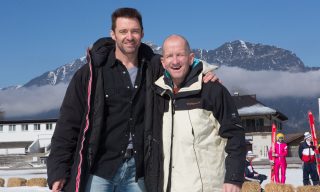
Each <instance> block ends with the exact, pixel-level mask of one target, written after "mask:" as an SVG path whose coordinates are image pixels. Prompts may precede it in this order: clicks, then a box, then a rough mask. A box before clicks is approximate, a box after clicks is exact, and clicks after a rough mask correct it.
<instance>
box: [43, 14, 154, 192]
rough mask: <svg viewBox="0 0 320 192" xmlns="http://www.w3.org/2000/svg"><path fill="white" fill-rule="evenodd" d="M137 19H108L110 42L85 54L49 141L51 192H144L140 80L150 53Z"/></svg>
mask: <svg viewBox="0 0 320 192" xmlns="http://www.w3.org/2000/svg"><path fill="white" fill-rule="evenodd" d="M143 35H144V34H143V25H142V18H141V15H140V13H139V12H138V11H137V10H135V9H132V8H120V9H118V10H116V11H115V12H114V13H113V14H112V30H111V37H112V39H113V40H114V42H115V44H114V42H113V41H112V40H111V39H100V40H98V41H97V42H96V43H95V44H94V45H93V47H92V49H90V50H88V54H87V59H88V64H86V65H84V66H83V67H82V68H81V69H80V70H78V71H77V72H76V74H75V75H74V77H73V79H72V80H71V82H70V84H69V87H68V89H67V92H66V95H65V98H64V101H63V104H62V106H61V110H60V117H59V120H58V122H57V126H56V128H55V132H54V135H53V137H52V141H51V153H50V156H49V158H48V183H49V186H50V188H52V190H53V191H59V190H62V189H63V190H64V191H77V192H78V191H84V189H85V188H86V191H108V190H111V191H113V190H114V189H115V188H117V191H144V184H143V179H142V178H143V175H144V172H143V166H142V165H143V131H144V121H143V115H141V114H144V107H145V105H144V104H145V97H144V95H145V82H146V81H145V74H146V69H147V65H148V62H149V61H150V59H151V57H152V56H153V52H152V50H151V49H150V48H149V47H148V46H146V45H144V44H141V39H142V38H143Z"/></svg>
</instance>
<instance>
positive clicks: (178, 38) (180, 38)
mask: <svg viewBox="0 0 320 192" xmlns="http://www.w3.org/2000/svg"><path fill="white" fill-rule="evenodd" d="M177 41H179V42H180V43H182V45H183V47H184V49H185V51H186V53H187V54H189V53H191V49H190V45H189V42H188V41H187V39H186V38H184V37H183V36H182V35H177V34H173V35H170V36H168V37H167V38H166V39H165V40H164V42H163V44H162V54H163V55H164V54H165V51H166V46H167V45H168V43H171V42H177Z"/></svg>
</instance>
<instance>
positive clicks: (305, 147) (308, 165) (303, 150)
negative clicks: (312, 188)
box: [299, 132, 319, 185]
mask: <svg viewBox="0 0 320 192" xmlns="http://www.w3.org/2000/svg"><path fill="white" fill-rule="evenodd" d="M314 150H315V146H314V145H313V141H312V136H311V134H310V133H309V132H305V133H304V140H303V142H301V143H300V145H299V157H300V159H301V160H302V162H303V167H302V168H303V185H310V179H309V175H310V176H311V180H312V184H313V185H319V175H318V171H317V163H316V156H315V152H314Z"/></svg>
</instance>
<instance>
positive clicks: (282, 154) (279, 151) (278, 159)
mask: <svg viewBox="0 0 320 192" xmlns="http://www.w3.org/2000/svg"><path fill="white" fill-rule="evenodd" d="M276 138H277V142H276V143H275V144H274V146H271V147H270V150H269V160H270V162H271V163H272V164H274V176H275V182H276V183H282V184H284V183H285V182H286V169H287V161H286V156H287V155H288V146H287V144H286V143H285V142H284V134H283V133H278V134H277V136H276ZM273 157H274V161H273ZM279 169H281V181H280V179H279Z"/></svg>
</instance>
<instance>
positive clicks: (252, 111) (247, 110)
mask: <svg viewBox="0 0 320 192" xmlns="http://www.w3.org/2000/svg"><path fill="white" fill-rule="evenodd" d="M232 98H233V100H234V102H235V105H236V107H237V109H238V113H239V115H240V116H253V115H273V116H276V117H277V118H279V119H280V120H282V121H285V120H288V117H287V116H285V115H284V114H282V113H281V112H279V111H277V110H275V109H273V108H270V107H267V106H265V105H264V104H263V103H261V102H259V101H258V100H257V99H256V96H255V95H235V96H232Z"/></svg>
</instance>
